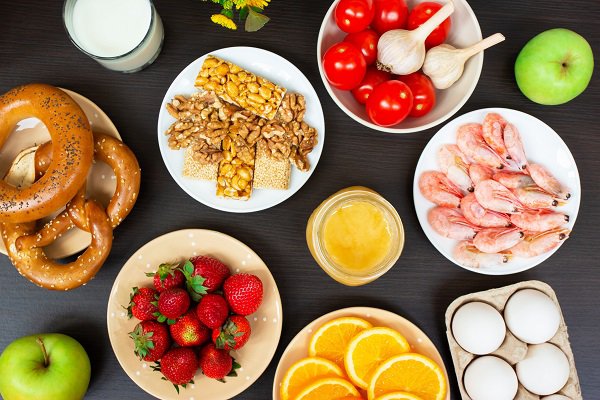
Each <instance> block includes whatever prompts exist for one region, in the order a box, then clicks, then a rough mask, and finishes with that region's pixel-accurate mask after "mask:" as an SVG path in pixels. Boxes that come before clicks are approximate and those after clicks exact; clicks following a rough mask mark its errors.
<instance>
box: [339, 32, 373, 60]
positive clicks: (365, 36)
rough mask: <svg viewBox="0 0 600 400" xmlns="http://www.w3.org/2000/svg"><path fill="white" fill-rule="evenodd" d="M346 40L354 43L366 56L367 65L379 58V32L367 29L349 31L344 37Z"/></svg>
mask: <svg viewBox="0 0 600 400" xmlns="http://www.w3.org/2000/svg"><path fill="white" fill-rule="evenodd" d="M344 42H349V43H352V44H354V45H355V46H356V47H358V48H359V49H360V51H361V52H362V55H363V56H365V61H366V62H367V65H371V64H373V63H374V62H375V60H377V42H379V35H378V34H377V32H375V31H372V30H371V29H367V30H365V31H362V32H356V33H349V34H347V35H346V37H345V38H344Z"/></svg>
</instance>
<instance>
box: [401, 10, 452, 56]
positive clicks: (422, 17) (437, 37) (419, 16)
mask: <svg viewBox="0 0 600 400" xmlns="http://www.w3.org/2000/svg"><path fill="white" fill-rule="evenodd" d="M440 8H442V5H441V4H439V3H434V2H432V1H426V2H424V3H421V4H417V5H416V6H415V8H413V9H412V11H411V12H410V15H409V16H408V25H407V28H408V29H410V30H413V29H417V28H418V27H419V26H421V25H423V23H424V22H425V21H427V20H428V19H429V18H431V16H432V15H433V14H435V13H436V12H438V11H439V9H440ZM451 26H452V23H451V22H450V18H446V20H444V22H442V23H441V24H440V25H438V26H437V28H435V29H434V30H433V32H431V33H430V34H429V36H427V39H426V40H425V47H427V48H428V49H429V48H431V47H435V46H439V45H440V44H442V43H444V42H445V41H446V37H448V32H450V27H451Z"/></svg>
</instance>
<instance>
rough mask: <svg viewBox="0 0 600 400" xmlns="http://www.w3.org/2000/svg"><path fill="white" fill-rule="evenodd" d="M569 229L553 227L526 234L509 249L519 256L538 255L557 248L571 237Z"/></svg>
mask: <svg viewBox="0 0 600 400" xmlns="http://www.w3.org/2000/svg"><path fill="white" fill-rule="evenodd" d="M569 233H571V231H570V230H568V229H552V230H549V231H546V232H540V233H536V234H533V235H527V236H525V239H523V240H522V241H521V242H519V243H518V244H517V245H516V246H514V247H511V248H510V249H509V251H510V253H511V254H513V255H515V256H517V257H537V256H539V255H542V254H544V253H546V252H548V251H550V250H553V249H555V248H556V247H558V245H560V244H561V243H562V242H563V241H564V240H566V239H568V238H569Z"/></svg>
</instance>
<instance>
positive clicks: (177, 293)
mask: <svg viewBox="0 0 600 400" xmlns="http://www.w3.org/2000/svg"><path fill="white" fill-rule="evenodd" d="M188 308H190V296H189V295H188V293H187V292H186V291H185V289H181V288H175V289H168V290H165V291H164V292H162V293H161V294H160V296H158V311H157V312H156V313H154V315H155V316H156V317H157V320H158V322H165V321H167V323H168V324H169V325H173V324H174V323H175V320H176V319H177V318H179V317H180V316H182V315H183V314H185V312H186V311H187V310H188Z"/></svg>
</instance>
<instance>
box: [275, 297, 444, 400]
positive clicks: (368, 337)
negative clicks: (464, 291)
mask: <svg viewBox="0 0 600 400" xmlns="http://www.w3.org/2000/svg"><path fill="white" fill-rule="evenodd" d="M322 399H328V400H361V399H362V400H449V399H450V393H449V389H448V374H447V372H446V368H445V366H444V362H443V360H442V357H441V356H440V353H439V352H438V351H437V349H436V347H435V345H434V344H433V343H432V342H431V340H430V339H429V338H428V337H427V335H425V333H423V331H421V330H420V329H419V328H418V327H417V326H415V325H414V324H413V323H411V322H410V321H408V320H407V319H405V318H403V317H401V316H399V315H397V314H394V313H392V312H390V311H386V310H382V309H379V308H369V307H351V308H344V309H341V310H337V311H334V312H331V313H329V314H326V315H323V316H322V317H320V318H317V319H316V320H314V321H313V322H311V323H310V324H308V325H307V326H306V327H304V329H302V330H301V331H300V332H299V333H298V334H297V335H296V336H295V337H294V339H292V341H291V342H290V344H289V345H288V346H287V348H286V349H285V351H284V353H283V355H282V356H281V359H280V360H279V364H278V366H277V371H276V372H275V379H274V381H273V400H322Z"/></svg>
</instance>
